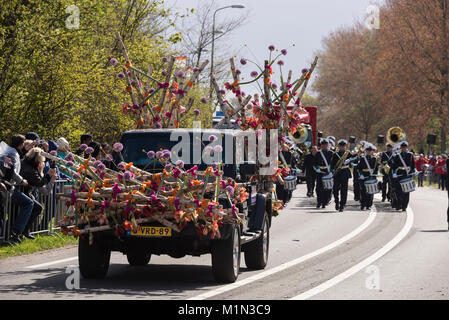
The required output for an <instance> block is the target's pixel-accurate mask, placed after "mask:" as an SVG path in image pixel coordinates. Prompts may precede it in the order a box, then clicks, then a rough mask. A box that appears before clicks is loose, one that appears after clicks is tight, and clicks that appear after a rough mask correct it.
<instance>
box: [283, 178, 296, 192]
mask: <svg viewBox="0 0 449 320" xmlns="http://www.w3.org/2000/svg"><path fill="white" fill-rule="evenodd" d="M284 189H285V190H288V191H293V190H296V176H288V177H285V178H284Z"/></svg>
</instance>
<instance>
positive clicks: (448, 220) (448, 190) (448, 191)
mask: <svg viewBox="0 0 449 320" xmlns="http://www.w3.org/2000/svg"><path fill="white" fill-rule="evenodd" d="M446 171H447V172H449V159H446ZM446 190H447V197H448V199H449V179H446ZM447 223H448V230H449V205H448V207H447Z"/></svg>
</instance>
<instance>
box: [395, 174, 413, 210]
mask: <svg viewBox="0 0 449 320" xmlns="http://www.w3.org/2000/svg"><path fill="white" fill-rule="evenodd" d="M394 180H395V181H394V189H395V191H396V198H397V205H396V208H399V209H407V207H408V203H409V201H410V192H403V191H402V188H401V184H400V183H399V179H394Z"/></svg>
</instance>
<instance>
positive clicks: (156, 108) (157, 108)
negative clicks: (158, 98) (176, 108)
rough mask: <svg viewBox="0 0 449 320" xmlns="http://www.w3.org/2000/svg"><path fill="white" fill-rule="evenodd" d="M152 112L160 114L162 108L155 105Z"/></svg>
mask: <svg viewBox="0 0 449 320" xmlns="http://www.w3.org/2000/svg"><path fill="white" fill-rule="evenodd" d="M154 110H156V111H157V112H161V110H162V108H161V107H159V106H158V105H155V106H154Z"/></svg>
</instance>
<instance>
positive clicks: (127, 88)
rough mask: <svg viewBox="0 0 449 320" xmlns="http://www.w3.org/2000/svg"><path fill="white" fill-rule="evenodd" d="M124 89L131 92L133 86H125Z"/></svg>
mask: <svg viewBox="0 0 449 320" xmlns="http://www.w3.org/2000/svg"><path fill="white" fill-rule="evenodd" d="M125 91H126V92H131V91H133V88H132V87H131V86H126V87H125Z"/></svg>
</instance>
